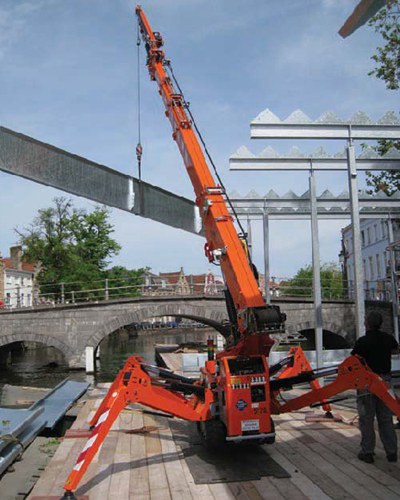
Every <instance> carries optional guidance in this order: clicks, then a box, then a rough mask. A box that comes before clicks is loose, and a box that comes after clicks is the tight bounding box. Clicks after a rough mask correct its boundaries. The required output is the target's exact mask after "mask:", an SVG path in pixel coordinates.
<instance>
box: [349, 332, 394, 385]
mask: <svg viewBox="0 0 400 500" xmlns="http://www.w3.org/2000/svg"><path fill="white" fill-rule="evenodd" d="M397 347H398V343H397V341H396V339H395V338H394V337H393V336H392V335H389V334H388V333H385V332H381V331H380V330H368V331H367V333H366V334H365V335H364V336H363V337H360V338H359V339H358V340H357V342H356V343H355V345H354V349H353V350H352V351H351V354H358V355H360V356H361V357H363V358H364V359H365V361H366V362H367V365H368V366H369V367H370V368H371V370H372V371H373V372H375V373H378V374H379V375H384V374H388V373H390V370H391V361H392V360H391V354H392V351H394V350H396V349H397Z"/></svg>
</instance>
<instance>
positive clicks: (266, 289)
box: [263, 208, 271, 304]
mask: <svg viewBox="0 0 400 500" xmlns="http://www.w3.org/2000/svg"><path fill="white" fill-rule="evenodd" d="M263 229H264V294H265V302H266V303H267V304H271V290H270V288H269V279H270V276H269V272H270V271H269V215H268V211H267V208H264V212H263Z"/></svg>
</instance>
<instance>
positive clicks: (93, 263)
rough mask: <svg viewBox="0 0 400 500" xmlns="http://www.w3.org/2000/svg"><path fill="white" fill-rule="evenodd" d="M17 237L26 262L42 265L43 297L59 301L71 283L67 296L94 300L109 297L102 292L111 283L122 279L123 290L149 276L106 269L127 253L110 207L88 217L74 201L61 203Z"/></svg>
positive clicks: (61, 200) (40, 214) (41, 212)
mask: <svg viewBox="0 0 400 500" xmlns="http://www.w3.org/2000/svg"><path fill="white" fill-rule="evenodd" d="M16 232H17V234H18V236H19V241H20V244H21V245H22V246H23V251H24V259H25V260H27V261H31V262H33V261H36V262H40V264H41V270H40V273H39V275H38V283H39V285H41V292H42V293H49V294H52V296H53V297H57V296H59V293H60V285H59V284H60V283H66V285H65V293H66V294H68V293H69V292H71V291H72V290H73V291H74V292H79V291H82V290H92V291H93V292H91V294H90V296H91V298H96V297H103V296H104V291H101V292H100V291H99V289H101V288H104V280H105V279H106V278H109V279H112V280H114V279H118V280H119V283H120V286H122V281H123V279H125V278H129V279H130V280H131V282H132V283H135V284H139V282H140V276H141V275H142V274H143V270H140V269H139V270H134V271H129V270H126V269H125V268H123V267H115V268H112V269H110V270H107V269H106V267H107V265H108V264H109V259H110V257H112V256H113V255H116V254H118V252H119V250H120V249H121V247H120V245H119V244H118V243H117V242H116V241H115V240H114V239H113V238H112V237H111V234H112V233H113V227H112V225H111V224H110V222H109V212H108V210H107V209H106V208H104V207H96V208H95V210H93V211H92V212H90V213H88V212H87V211H85V210H78V209H76V208H74V207H73V204H72V201H71V200H69V199H66V198H63V197H60V198H55V199H54V206H52V207H49V208H45V209H41V210H39V212H38V215H37V216H36V217H35V218H34V220H33V222H32V223H31V224H30V226H29V227H28V228H25V229H24V230H22V231H19V230H17V229H16ZM125 284H126V283H125ZM113 285H114V283H112V284H111V283H110V286H113ZM96 290H97V291H96ZM86 296H87V294H86ZM76 298H77V299H78V298H79V296H77V297H76Z"/></svg>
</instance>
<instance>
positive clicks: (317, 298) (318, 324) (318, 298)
mask: <svg viewBox="0 0 400 500" xmlns="http://www.w3.org/2000/svg"><path fill="white" fill-rule="evenodd" d="M309 186H310V205H311V241H312V268H313V299H314V318H315V327H314V328H315V349H316V352H317V368H322V367H323V366H324V362H323V352H322V351H323V348H324V346H323V337H322V335H323V330H322V294H321V268H320V257H319V235H318V215H317V193H316V182H315V173H314V171H313V168H312V165H311V169H310V176H309Z"/></svg>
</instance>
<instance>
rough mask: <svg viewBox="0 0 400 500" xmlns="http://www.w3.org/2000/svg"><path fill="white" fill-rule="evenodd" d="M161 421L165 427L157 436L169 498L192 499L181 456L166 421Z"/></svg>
mask: <svg viewBox="0 0 400 500" xmlns="http://www.w3.org/2000/svg"><path fill="white" fill-rule="evenodd" d="M158 420H161V419H158ZM162 420H165V425H166V426H165V427H164V428H163V429H162V430H161V431H160V433H159V434H160V440H161V450H162V457H163V462H164V467H165V472H166V474H167V480H168V485H169V491H170V492H171V496H172V498H173V499H174V500H175V499H178V498H182V499H184V500H185V499H191V498H193V497H192V494H191V492H190V488H189V485H188V484H187V482H186V480H185V475H184V472H183V468H182V463H181V459H182V458H183V454H182V452H181V450H177V447H176V445H175V443H174V439H173V437H172V432H171V429H170V428H169V426H168V419H167V418H163V419H162Z"/></svg>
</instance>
